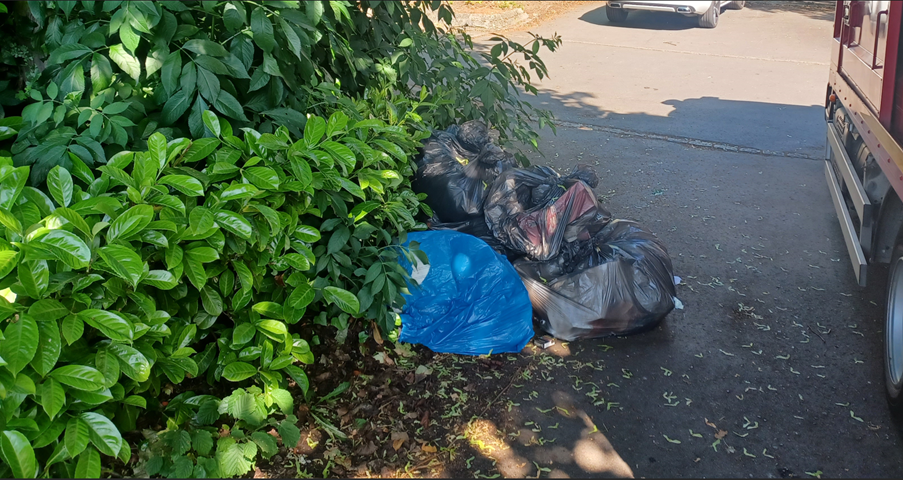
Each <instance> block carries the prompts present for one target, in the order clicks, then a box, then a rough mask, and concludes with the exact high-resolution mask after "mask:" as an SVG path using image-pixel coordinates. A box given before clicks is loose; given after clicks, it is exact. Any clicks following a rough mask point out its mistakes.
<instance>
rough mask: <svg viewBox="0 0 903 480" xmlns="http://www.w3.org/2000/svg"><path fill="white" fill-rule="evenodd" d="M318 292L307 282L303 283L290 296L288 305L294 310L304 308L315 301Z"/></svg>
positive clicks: (287, 301)
mask: <svg viewBox="0 0 903 480" xmlns="http://www.w3.org/2000/svg"><path fill="white" fill-rule="evenodd" d="M315 295H316V291H314V289H313V288H312V287H311V286H310V284H308V283H307V282H306V281H305V282H301V283H300V284H299V285H298V286H297V287H295V289H294V290H292V293H291V294H290V295H289V296H288V299H287V300H286V303H288V305H289V306H291V307H292V308H296V309H298V308H304V307H306V306H308V305H310V302H312V301H313V300H314V296H315Z"/></svg>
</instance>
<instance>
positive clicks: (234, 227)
mask: <svg viewBox="0 0 903 480" xmlns="http://www.w3.org/2000/svg"><path fill="white" fill-rule="evenodd" d="M213 216H214V218H216V223H217V224H219V226H220V227H222V228H224V229H226V230H228V231H229V232H231V233H233V234H235V235H238V236H239V237H241V238H243V239H245V240H249V239H250V238H251V234H252V233H253V230H252V228H251V223H250V222H248V221H247V220H246V219H245V217H243V216H241V215H239V214H237V213H234V212H230V211H228V210H219V211H217V212H214V214H213Z"/></svg>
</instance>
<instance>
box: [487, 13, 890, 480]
mask: <svg viewBox="0 0 903 480" xmlns="http://www.w3.org/2000/svg"><path fill="white" fill-rule="evenodd" d="M747 3H748V4H749V3H752V5H751V6H748V7H747V8H746V9H744V10H740V11H734V10H726V11H725V12H724V13H723V14H722V16H721V22H720V24H719V25H718V27H717V28H715V29H700V28H696V27H695V21H694V20H693V19H688V18H684V17H680V16H677V15H670V14H655V13H645V12H644V13H639V14H633V13H632V14H631V15H630V17H629V18H628V20H627V22H626V23H625V24H623V25H612V24H610V23H609V22H608V20H607V18H606V15H605V10H604V7H603V6H601V4H599V5H591V6H587V7H584V8H581V9H578V10H574V11H572V12H570V13H568V14H565V15H564V16H562V17H559V18H558V19H555V20H553V21H551V22H549V23H547V24H545V25H542V26H540V27H537V28H536V29H534V32H535V33H540V34H551V33H552V32H557V33H559V34H561V35H562V37H563V39H564V44H563V46H562V47H561V50H560V51H559V52H556V53H554V54H548V55H545V56H544V57H543V58H544V59H545V61H546V63H547V65H548V67H549V71H550V74H551V78H549V79H547V80H545V81H543V82H542V83H541V85H540V90H541V94H540V95H539V96H538V97H536V98H535V99H533V101H534V103H536V104H537V105H542V106H543V107H544V108H548V109H551V110H552V111H553V112H554V113H555V115H556V116H557V117H558V118H559V119H560V120H561V122H562V125H561V127H559V130H558V134H557V136H553V135H551V134H550V133H548V132H546V134H544V138H543V142H542V143H541V148H542V150H543V152H544V153H545V158H540V157H539V156H535V158H534V160H535V163H538V164H548V165H552V166H554V167H556V168H558V169H559V170H560V171H565V170H568V169H569V168H571V167H573V166H574V165H577V164H578V163H587V164H590V165H594V166H595V168H596V170H597V172H598V174H599V175H600V177H601V178H602V181H601V184H600V185H599V187H598V188H597V189H596V190H597V193H599V194H601V195H603V196H605V198H606V203H605V205H606V207H607V208H608V209H609V210H610V211H611V212H612V213H613V214H614V215H615V217H619V218H630V219H635V220H637V221H639V222H641V223H643V224H645V225H647V226H648V227H650V228H651V229H652V230H653V231H655V232H656V233H657V235H658V236H659V237H660V238H662V239H663V240H664V242H665V243H666V244H667V246H668V249H669V252H670V254H671V256H672V259H673V262H674V269H675V275H677V276H679V277H681V279H682V281H681V284H680V285H679V286H678V287H677V291H678V297H679V298H680V300H681V301H682V302H683V305H684V308H683V309H682V310H675V311H674V312H673V313H672V314H670V315H669V316H668V317H667V319H666V320H665V321H664V322H663V323H662V324H661V326H660V327H658V328H656V329H655V330H653V331H651V332H648V333H645V334H641V335H636V336H631V337H625V338H613V339H600V340H584V341H576V342H571V343H569V344H565V345H556V346H555V347H553V348H551V349H549V350H547V351H544V352H542V353H540V354H538V355H537V356H536V358H537V360H536V361H535V362H534V366H533V370H532V373H527V374H525V376H524V379H523V381H518V382H515V384H514V386H513V387H512V388H511V389H509V390H507V391H505V395H506V396H507V397H508V408H507V409H500V410H499V411H496V412H494V413H492V414H490V416H489V418H487V421H489V422H490V423H492V424H495V425H496V426H498V428H499V429H500V430H505V428H503V425H504V426H507V427H508V429H509V430H510V428H511V427H512V426H518V427H520V433H521V435H510V436H508V437H506V440H505V444H506V448H504V449H503V450H504V451H505V452H504V453H498V452H495V453H492V452H489V453H487V456H488V457H490V458H491V459H492V460H493V461H495V462H496V464H495V465H494V467H493V468H494V469H497V473H500V474H501V475H503V476H506V477H509V476H528V475H529V476H535V475H537V474H539V475H541V476H543V477H545V476H571V477H597V476H635V477H771V478H780V477H802V478H815V477H825V478H828V477H896V478H900V477H903V443H901V437H900V433H899V431H898V430H897V428H896V427H895V426H894V424H893V421H892V419H891V416H890V414H889V412H888V409H887V406H886V403H885V400H884V393H883V370H882V368H883V366H882V358H881V356H882V352H883V345H882V335H883V315H884V313H883V312H884V310H883V303H884V287H885V283H884V278H883V276H885V275H886V271H881V270H880V269H876V270H873V271H872V272H871V275H872V278H871V279H870V283H871V285H870V286H869V288H866V289H861V288H859V287H858V286H857V284H856V281H855V278H854V275H853V271H852V268H851V266H850V264H849V260H848V257H847V254H846V249H845V247H844V243H843V239H842V236H841V232H840V228H839V226H838V223H837V220H836V217H835V214H834V208H833V205H832V203H831V199H830V196H829V193H828V188H827V186H826V184H825V177H824V164H823V161H824V160H823V155H824V143H825V133H824V132H825V124H824V117H823V108H822V105H823V103H824V95H825V88H826V82H827V75H828V66H829V65H828V62H829V53H830V43H829V41H830V38H831V35H832V21H831V19H832V16H833V14H832V13H831V12H830V11H826V10H824V9H821V10H819V9H813V8H794V7H793V6H788V5H787V4H788V3H789V2H773V3H760V2H747ZM512 37H513V38H515V39H521V40H525V39H527V38H528V37H527V35H526V33H517V34H513V35H512ZM478 40H479V39H478ZM494 471H495V470H491V471H490V473H491V472H494Z"/></svg>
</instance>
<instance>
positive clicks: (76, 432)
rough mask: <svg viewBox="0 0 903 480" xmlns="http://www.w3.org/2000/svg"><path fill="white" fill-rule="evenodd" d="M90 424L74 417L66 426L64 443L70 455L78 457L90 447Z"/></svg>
mask: <svg viewBox="0 0 903 480" xmlns="http://www.w3.org/2000/svg"><path fill="white" fill-rule="evenodd" d="M89 440H90V438H88V424H87V423H85V422H84V420H82V419H80V418H78V417H72V418H70V419H69V422H68V423H67V424H66V434H65V435H64V436H63V441H64V442H65V443H66V450H67V451H68V452H69V454H70V455H73V456H78V455H79V454H80V453H82V452H83V451H84V450H85V447H87V446H88V441H89Z"/></svg>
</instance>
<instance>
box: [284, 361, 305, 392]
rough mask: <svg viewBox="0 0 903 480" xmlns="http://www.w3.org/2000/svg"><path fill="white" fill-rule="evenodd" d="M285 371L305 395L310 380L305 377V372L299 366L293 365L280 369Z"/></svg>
mask: <svg viewBox="0 0 903 480" xmlns="http://www.w3.org/2000/svg"><path fill="white" fill-rule="evenodd" d="M282 370H283V371H285V373H287V374H288V375H289V376H290V377H292V380H294V381H295V383H296V384H298V387H300V388H301V392H302V393H304V395H307V390H308V389H309V388H310V381H309V380H308V378H307V374H306V373H305V372H304V370H302V369H301V368H300V367H296V366H295V365H289V366H287V367H285V368H283V369H282Z"/></svg>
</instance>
